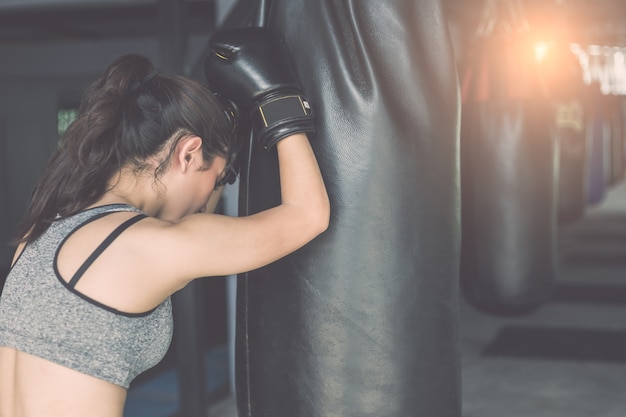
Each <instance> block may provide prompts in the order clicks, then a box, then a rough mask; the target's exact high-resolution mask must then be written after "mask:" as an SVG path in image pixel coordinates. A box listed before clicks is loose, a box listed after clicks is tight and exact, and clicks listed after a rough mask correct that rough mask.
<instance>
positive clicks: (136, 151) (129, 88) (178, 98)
mask: <svg viewBox="0 0 626 417" xmlns="http://www.w3.org/2000/svg"><path fill="white" fill-rule="evenodd" d="M188 135H194V136H199V137H200V138H202V142H203V145H202V147H203V157H204V160H205V161H206V162H207V167H206V168H207V169H208V168H209V167H210V165H211V164H212V163H213V161H214V159H215V157H216V156H218V155H219V156H221V157H224V158H230V153H231V147H232V140H233V135H232V128H231V126H230V124H229V121H228V119H227V117H226V116H225V114H224V108H223V106H222V104H221V103H220V102H219V101H218V100H217V99H216V98H215V96H214V94H213V93H212V92H211V91H210V90H209V89H208V88H207V87H206V86H204V85H203V84H202V83H200V82H198V81H195V80H193V79H191V78H189V77H185V76H181V75H165V74H161V73H157V72H156V71H155V68H154V67H153V65H152V64H151V63H150V61H149V60H148V59H147V58H145V57H143V56H140V55H125V56H122V57H120V58H118V59H117V60H116V61H115V62H113V63H112V64H111V65H110V66H109V67H108V68H107V69H106V71H105V72H104V74H103V75H102V76H101V77H100V78H99V79H97V80H96V81H95V82H94V83H93V84H92V85H91V86H90V87H89V88H88V89H87V90H86V92H85V94H84V96H83V99H82V102H81V104H80V107H79V110H78V114H77V117H76V120H75V121H74V122H73V123H72V124H71V125H70V126H69V128H68V129H67V131H66V133H65V134H64V135H63V137H62V138H61V141H60V144H59V147H58V148H57V149H56V150H55V151H54V153H53V154H52V156H51V158H50V160H49V161H48V165H47V166H46V168H45V170H44V173H43V175H42V177H41V179H40V181H39V182H38V184H37V185H36V187H35V189H34V191H33V194H32V197H31V201H30V204H29V206H28V208H27V211H26V214H25V217H24V219H23V221H22V223H21V225H20V227H19V229H18V230H17V233H18V242H19V241H26V242H32V241H34V240H35V239H37V238H38V237H39V236H41V234H42V233H43V232H44V231H45V230H46V229H47V228H48V227H49V225H50V224H51V223H52V221H54V219H55V218H56V217H57V216H61V217H67V216H70V215H72V214H74V213H76V212H79V211H81V210H83V209H85V208H87V207H88V206H90V205H91V204H93V203H94V202H96V201H97V200H98V199H99V198H100V197H101V196H102V195H103V194H104V193H105V192H106V191H108V187H109V186H110V182H111V181H112V180H113V177H114V175H116V173H118V172H119V170H120V169H121V168H122V167H124V166H131V167H133V169H134V170H136V172H140V171H142V170H145V169H146V168H147V166H148V165H147V164H146V159H147V158H148V157H150V156H153V155H155V154H157V153H158V152H160V151H161V150H163V149H165V146H167V145H168V144H171V146H170V149H169V151H168V153H167V157H166V158H165V160H163V161H160V165H159V166H158V167H157V169H156V170H155V172H154V178H155V180H158V177H159V175H160V174H162V173H163V171H164V170H165V169H166V168H167V167H168V165H169V161H170V159H171V155H172V152H173V151H174V147H175V146H176V144H177V143H178V141H179V140H180V139H181V138H183V137H185V136H188ZM172 138H173V140H170V139H172Z"/></svg>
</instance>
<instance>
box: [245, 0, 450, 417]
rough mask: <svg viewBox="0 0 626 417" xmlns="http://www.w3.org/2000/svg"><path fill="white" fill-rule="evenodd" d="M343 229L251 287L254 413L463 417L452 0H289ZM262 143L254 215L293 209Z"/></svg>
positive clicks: (286, 23) (282, 0) (275, 7)
mask: <svg viewBox="0 0 626 417" xmlns="http://www.w3.org/2000/svg"><path fill="white" fill-rule="evenodd" d="M268 19H269V20H268V26H269V28H270V29H272V30H275V31H276V32H278V33H279V35H280V36H281V37H282V38H283V39H284V41H285V42H286V44H287V47H288V49H289V52H290V55H291V57H292V61H293V64H294V66H295V68H296V72H297V75H298V78H299V80H300V83H301V84H302V88H303V90H304V92H305V94H306V95H307V97H308V98H309V100H310V101H311V103H312V105H313V107H314V109H315V112H316V131H317V133H316V134H315V135H314V136H312V137H311V143H312V145H313V148H314V150H315V152H316V154H317V157H318V160H319V163H320V166H321V169H322V173H323V175H324V177H325V181H326V185H327V188H328V191H329V195H330V199H331V207H332V214H331V225H330V227H329V229H328V230H327V231H326V232H325V233H324V234H323V235H321V236H320V237H318V238H317V239H316V240H314V241H313V242H312V243H310V244H309V245H307V246H306V247H304V248H303V249H301V250H299V251H298V252H296V253H294V254H292V255H290V256H288V257H286V258H284V259H282V260H280V261H278V262H276V263H273V264H271V265H269V266H267V267H264V268H262V269H259V270H255V271H252V272H249V273H247V274H245V275H241V276H240V277H239V282H238V289H237V291H238V293H237V294H238V299H237V341H236V358H237V365H236V381H237V383H236V386H237V404H238V409H239V415H240V416H242V417H244V416H245V417H249V416H251V417H295V416H302V417H304V416H306V417H348V416H350V417H351V416H359V417H407V416H433V417H435V416H437V417H459V416H460V408H461V407H460V375H459V366H460V365H459V352H458V322H457V321H458V304H457V296H458V257H459V245H460V230H459V229H460V225H459V220H460V213H459V197H460V196H459V193H460V189H459V177H458V175H459V172H458V129H459V102H458V86H457V79H456V72H455V63H454V59H453V55H452V47H451V45H450V42H449V39H448V33H447V26H446V21H445V19H444V17H443V12H442V6H441V4H440V2H439V0H410V1H409V0H406V1H394V2H374V1H362V0H345V1H340V2H338V1H332V0H318V1H309V0H273V1H272V5H271V8H270V12H269V15H268ZM275 158H276V157H275V154H273V153H271V152H268V151H266V150H264V149H258V148H257V147H255V146H254V145H253V147H252V149H250V150H249V155H248V161H247V163H246V164H245V167H244V170H243V172H242V182H241V195H240V202H241V205H240V211H241V214H243V215H245V214H250V213H254V212H257V211H259V210H262V209H264V208H266V207H270V206H273V205H276V204H277V203H278V202H279V198H280V196H279V193H278V190H279V183H278V175H277V170H276V160H275Z"/></svg>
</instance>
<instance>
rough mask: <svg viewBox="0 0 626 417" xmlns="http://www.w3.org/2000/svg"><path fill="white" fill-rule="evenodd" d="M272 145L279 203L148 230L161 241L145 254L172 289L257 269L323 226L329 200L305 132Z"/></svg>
mask: <svg viewBox="0 0 626 417" xmlns="http://www.w3.org/2000/svg"><path fill="white" fill-rule="evenodd" d="M277 148H278V159H279V165H280V183H281V204H280V205H278V206H277V207H274V208H271V209H268V210H265V211H263V212H260V213H257V214H254V215H251V216H247V217H227V216H221V215H212V214H194V215H191V216H188V217H185V218H184V219H182V220H181V221H179V222H177V223H175V224H172V225H167V226H161V227H159V228H156V229H154V230H152V232H148V233H153V234H154V236H153V237H152V238H150V237H148V238H147V239H149V241H152V242H155V243H156V242H160V243H159V244H156V245H155V246H156V247H158V248H160V249H159V250H158V256H155V253H154V252H153V251H150V252H151V253H146V255H147V256H150V257H151V258H153V259H157V262H156V263H154V262H151V263H150V265H152V268H155V271H154V272H153V273H155V274H157V275H159V276H161V277H162V279H165V280H168V281H169V280H173V282H172V283H171V284H172V285H173V287H174V290H175V289H177V288H180V287H182V286H184V285H186V284H187V283H188V282H189V281H190V280H192V279H194V278H199V277H205V276H222V275H230V274H235V273H240V272H244V271H249V270H252V269H256V268H259V267H262V266H264V265H267V264H269V263H271V262H273V261H275V260H277V259H280V258H282V257H284V256H286V255H288V254H289V253H291V252H293V251H295V250H297V249H299V248H300V247H302V246H304V245H305V244H307V243H308V242H309V241H311V240H312V239H314V238H315V237H316V236H317V235H319V234H320V233H322V232H323V231H324V230H326V228H327V227H328V222H329V215H330V204H329V200H328V195H327V193H326V188H325V186H324V182H323V179H322V175H321V173H320V170H319V166H318V164H317V160H316V159H315V155H314V154H313V150H312V149H311V146H310V144H309V141H308V139H307V137H306V135H304V134H296V135H292V136H290V137H288V138H285V139H283V140H282V141H280V142H279V143H278V145H277ZM151 247H152V245H151ZM152 249H154V247H152Z"/></svg>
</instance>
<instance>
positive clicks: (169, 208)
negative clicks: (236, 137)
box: [158, 156, 226, 221]
mask: <svg viewBox="0 0 626 417" xmlns="http://www.w3.org/2000/svg"><path fill="white" fill-rule="evenodd" d="M202 162H203V161H202ZM203 166H204V165H202V164H200V163H197V164H195V165H194V166H192V167H190V169H189V171H188V172H187V173H186V174H185V175H177V176H176V177H175V178H172V179H171V180H170V181H168V183H167V184H166V191H165V202H164V206H163V210H162V211H161V213H160V215H159V216H158V217H159V218H161V219H163V220H168V221H176V220H179V219H181V218H183V217H185V216H187V215H190V214H194V213H201V212H204V210H205V207H206V205H207V203H208V201H209V197H211V194H212V192H213V190H214V189H215V183H216V181H217V180H218V179H219V178H221V176H222V175H223V174H224V168H225V167H226V159H224V158H222V157H220V156H217V157H215V159H214V160H213V163H212V164H211V166H210V168H209V169H203ZM166 175H167V174H166Z"/></svg>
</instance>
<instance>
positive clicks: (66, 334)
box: [0, 204, 173, 388]
mask: <svg viewBox="0 0 626 417" xmlns="http://www.w3.org/2000/svg"><path fill="white" fill-rule="evenodd" d="M119 211H136V212H137V213H138V214H137V216H135V217H133V218H131V219H130V220H128V221H126V222H125V223H123V224H121V225H120V226H119V227H118V228H117V229H116V230H115V231H113V232H112V233H111V235H109V236H108V237H107V238H106V239H105V240H104V241H103V242H102V243H101V245H100V246H99V247H98V248H97V249H96V250H95V251H94V252H93V253H92V255H91V256H90V257H89V258H88V259H87V260H86V261H85V263H84V264H83V265H82V267H81V268H80V269H79V270H78V272H77V273H76V274H75V275H74V277H72V279H71V280H70V281H69V282H65V281H64V280H63V279H61V277H60V276H59V274H58V271H57V266H56V257H57V254H58V251H59V248H60V247H61V246H62V245H63V243H64V242H65V240H66V239H67V238H68V237H69V236H71V235H72V233H74V232H75V231H76V230H78V229H79V228H80V227H82V226H84V225H85V224H87V223H89V222H91V221H93V220H96V219H99V218H101V217H102V216H105V215H107V214H110V213H114V212H119ZM145 217H146V216H145V214H143V213H141V212H140V211H139V210H138V209H136V208H134V207H132V206H129V205H123V204H114V205H107V206H101V207H96V208H92V209H88V210H85V211H83V212H80V213H78V214H76V215H73V216H71V217H68V218H64V219H57V220H55V221H54V222H53V223H52V225H51V226H50V227H49V228H48V230H47V231H46V232H45V233H44V234H43V235H42V236H41V237H40V238H39V239H37V240H36V241H35V242H33V243H30V244H28V245H27V246H26V248H25V249H24V250H23V251H22V253H21V255H20V257H19V259H18V260H17V262H16V263H15V264H14V266H13V267H12V268H11V271H10V272H9V275H8V277H7V280H6V283H5V287H4V290H3V292H2V297H1V298H0V346H8V347H13V348H15V349H18V350H20V351H23V352H26V353H29V354H32V355H35V356H38V357H41V358H44V359H46V360H49V361H51V362H55V363H58V364H60V365H63V366H66V367H68V368H71V369H74V370H76V371H79V372H82V373H85V374H88V375H92V376H94V377H96V378H100V379H103V380H105V381H108V382H111V383H114V384H117V385H120V386H122V387H125V388H128V386H129V385H130V382H131V381H132V380H133V379H134V378H135V377H136V376H137V375H139V374H140V373H141V372H144V371H146V370H148V369H149V368H152V367H153V366H155V365H156V364H157V363H159V362H160V361H161V359H163V356H164V355H165V353H166V352H167V350H168V348H169V345H170V342H171V339H172V329H173V320H172V307H171V301H170V299H169V298H168V299H166V300H165V301H164V302H163V303H162V304H160V305H159V306H158V307H156V308H155V309H153V310H151V311H147V312H145V313H138V314H133V313H124V312H120V311H117V310H115V309H113V308H110V307H108V306H106V305H104V304H101V303H99V302H97V301H96V300H93V299H91V298H89V297H88V296H86V295H84V294H82V293H80V292H79V291H77V290H76V289H75V288H74V287H75V285H76V283H77V282H78V280H79V279H80V277H81V276H82V274H83V273H84V272H85V270H87V268H88V267H89V266H90V265H91V263H93V261H94V260H95V259H96V258H97V257H98V256H99V255H100V253H102V252H103V251H104V250H105V249H106V247H107V246H108V245H109V244H110V243H111V242H112V241H113V240H114V239H115V238H116V237H117V236H119V234H120V233H122V232H123V231H124V230H125V229H126V228H128V227H130V226H131V225H132V224H134V223H136V222H137V221H139V220H141V219H143V218H145Z"/></svg>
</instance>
